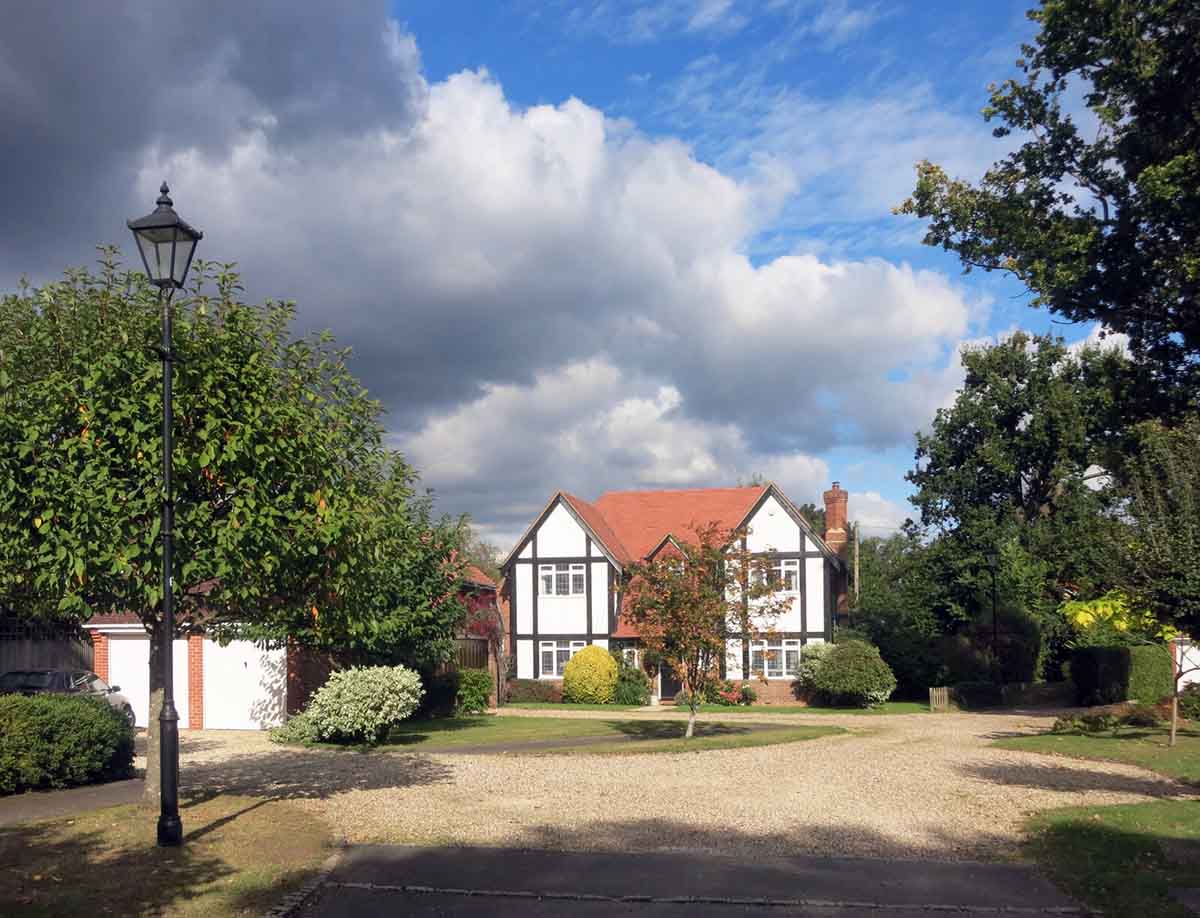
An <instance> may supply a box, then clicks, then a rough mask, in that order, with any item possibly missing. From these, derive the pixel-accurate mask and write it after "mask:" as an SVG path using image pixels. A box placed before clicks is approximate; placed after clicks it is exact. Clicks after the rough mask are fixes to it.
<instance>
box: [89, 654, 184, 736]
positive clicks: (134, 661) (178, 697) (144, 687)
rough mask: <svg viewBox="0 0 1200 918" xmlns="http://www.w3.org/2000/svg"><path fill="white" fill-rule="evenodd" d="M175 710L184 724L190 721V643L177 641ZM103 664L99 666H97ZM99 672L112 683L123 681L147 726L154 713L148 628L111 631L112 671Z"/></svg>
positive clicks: (141, 723) (125, 692)
mask: <svg viewBox="0 0 1200 918" xmlns="http://www.w3.org/2000/svg"><path fill="white" fill-rule="evenodd" d="M173 656H174V661H173V662H174V671H175V710H176V711H178V712H179V723H180V726H186V725H187V723H188V679H187V671H188V644H187V641H186V640H182V641H175V647H174V655H173ZM100 669H101V667H100V666H97V670H100ZM99 675H100V676H101V677H102V678H104V679H105V681H107V682H108V684H109V685H119V686H120V687H121V694H122V695H124V696H125V697H126V698H128V699H129V704H130V705H131V706H132V707H133V714H134V718H135V720H136V722H137V725H138V726H139V727H145V726H146V725H147V723H148V721H149V715H150V638H149V637H147V635H146V633H145V632H141V633H140V634H139V633H136V632H134V633H126V634H110V635H108V672H107V674H105V673H103V672H100V673H99Z"/></svg>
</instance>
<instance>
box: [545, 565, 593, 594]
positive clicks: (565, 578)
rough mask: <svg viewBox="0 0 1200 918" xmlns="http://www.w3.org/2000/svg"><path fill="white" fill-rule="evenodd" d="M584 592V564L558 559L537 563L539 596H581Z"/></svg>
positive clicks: (585, 589) (585, 581)
mask: <svg viewBox="0 0 1200 918" xmlns="http://www.w3.org/2000/svg"><path fill="white" fill-rule="evenodd" d="M576 587H578V589H576ZM586 592H587V565H586V564H584V563H582V562H579V563H575V562H561V561H560V562H557V563H555V564H539V565H538V595H539V596H583V595H584V594H585V593H586Z"/></svg>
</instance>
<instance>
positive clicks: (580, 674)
mask: <svg viewBox="0 0 1200 918" xmlns="http://www.w3.org/2000/svg"><path fill="white" fill-rule="evenodd" d="M616 687H617V662H616V661H615V660H614V659H613V658H612V656H611V655H610V654H609V652H608V651H607V650H605V649H604V648H603V647H597V646H596V645H595V644H593V645H591V646H590V647H585V648H583V650H581V651H579V653H577V654H575V656H573V657H571V660H570V662H568V663H567V668H566V669H565V670H563V701H571V702H575V703H576V704H608V703H609V702H611V701H612V699H613V692H614V691H615V690H616Z"/></svg>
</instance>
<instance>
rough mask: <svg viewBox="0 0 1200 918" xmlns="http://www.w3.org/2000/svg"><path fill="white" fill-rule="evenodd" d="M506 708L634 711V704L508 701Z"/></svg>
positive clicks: (635, 707) (523, 709) (524, 709)
mask: <svg viewBox="0 0 1200 918" xmlns="http://www.w3.org/2000/svg"><path fill="white" fill-rule="evenodd" d="M504 706H505V707H506V708H517V709H518V710H522V711H636V710H638V708H640V707H641V705H636V704H576V703H574V702H566V701H510V702H508V703H507V704H506V705H504Z"/></svg>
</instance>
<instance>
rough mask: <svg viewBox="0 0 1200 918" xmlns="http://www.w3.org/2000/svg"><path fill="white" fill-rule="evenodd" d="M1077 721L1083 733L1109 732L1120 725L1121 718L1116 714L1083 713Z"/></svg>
mask: <svg viewBox="0 0 1200 918" xmlns="http://www.w3.org/2000/svg"><path fill="white" fill-rule="evenodd" d="M1079 723H1080V724H1081V725H1082V727H1083V730H1084V732H1085V733H1110V732H1112V731H1113V730H1116V729H1117V727H1119V726H1121V718H1120V717H1118V716H1117V715H1116V714H1085V715H1084V716H1083V717H1081V718H1079Z"/></svg>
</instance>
